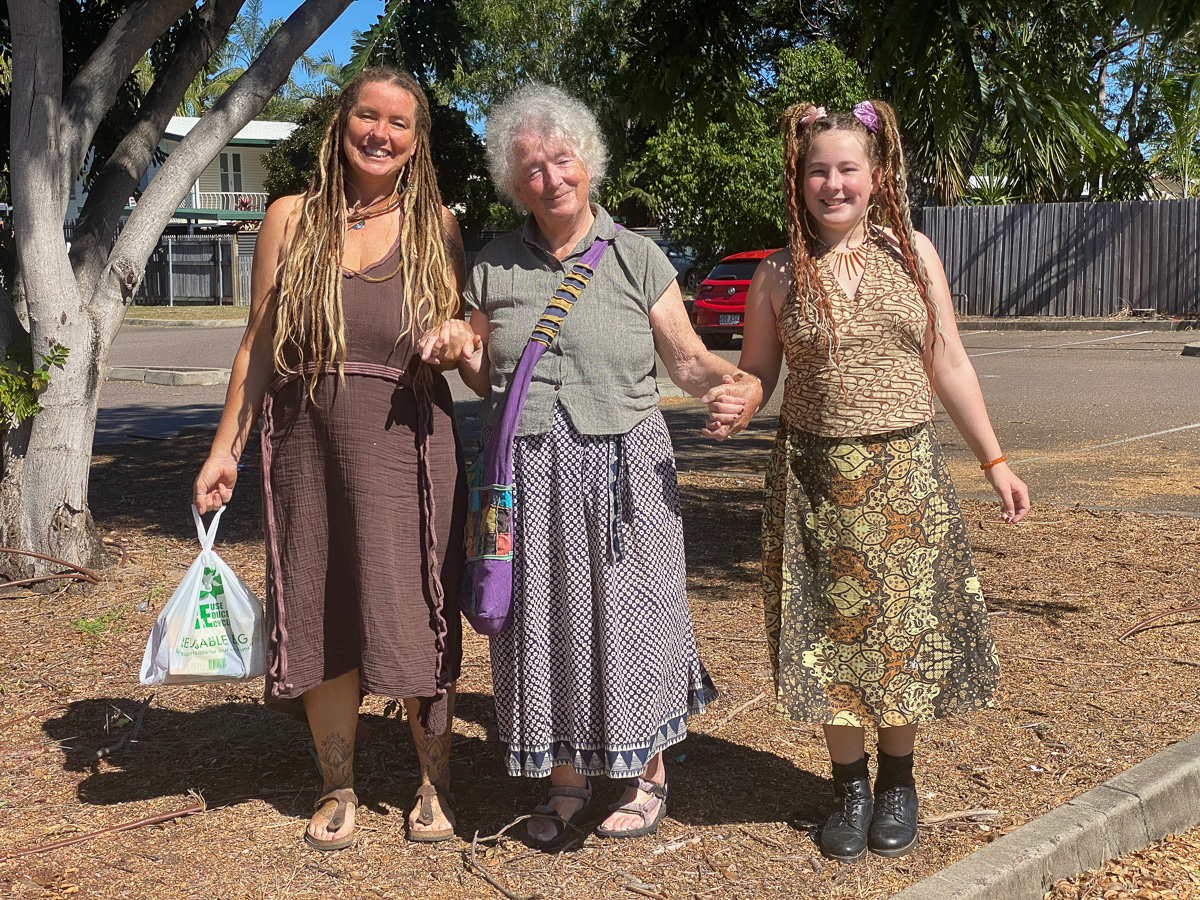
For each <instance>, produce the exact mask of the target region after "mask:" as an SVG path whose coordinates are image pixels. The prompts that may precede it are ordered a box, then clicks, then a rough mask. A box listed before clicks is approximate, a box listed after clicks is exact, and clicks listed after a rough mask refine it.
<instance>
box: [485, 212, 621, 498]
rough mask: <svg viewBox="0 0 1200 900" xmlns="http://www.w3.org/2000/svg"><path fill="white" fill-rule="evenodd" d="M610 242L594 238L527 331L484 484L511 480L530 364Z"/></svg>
mask: <svg viewBox="0 0 1200 900" xmlns="http://www.w3.org/2000/svg"><path fill="white" fill-rule="evenodd" d="M617 227H618V228H620V227H621V226H619V225H618V226H617ZM611 243H612V241H611V240H606V239H604V238H596V240H595V241H594V242H593V243H592V246H591V247H590V248H589V249H588V250H587V252H586V253H584V254H583V257H582V258H581V259H580V260H579V262H577V263H575V265H573V266H572V267H571V271H570V272H569V273H568V274H567V276H566V277H565V278H564V279H563V282H562V284H561V285H559V287H558V290H556V291H555V292H554V295H553V296H552V297H551V298H550V303H549V304H548V305H547V306H546V311H545V312H544V313H542V317H541V318H540V319H539V320H538V324H537V327H535V328H534V330H533V334H532V335H530V337H529V343H527V344H526V345H525V352H524V353H522V354H521V360H520V362H518V363H517V368H516V371H514V372H513V377H512V380H511V381H510V382H509V386H508V393H507V394H505V396H504V405H503V406H502V407H501V410H500V417H499V418H498V419H497V420H496V427H495V429H494V430H493V431H492V436H491V438H490V439H489V440H488V443H487V447H486V448H484V452H483V472H482V476H483V483H484V484H489V485H506V486H507V485H510V484H512V457H513V439H514V438H515V437H516V434H517V423H519V422H520V421H521V413H522V412H523V411H524V409H525V398H526V396H527V395H528V394H529V383H530V381H532V380H533V367H534V366H536V365H537V362H538V360H539V359H541V357H542V354H543V353H545V352H546V349H547V348H548V347H549V346H550V343H551V341H553V340H554V338H555V337H556V336H557V335H558V331H559V328H561V326H562V322H563V319H565V318H566V317H567V313H568V312H570V311H571V307H572V306H574V305H575V301H576V300H578V299H579V295H580V294H582V293H583V289H584V288H586V287H587V286H588V282H589V281H591V279H592V275H593V274H595V271H596V265H597V263H599V262H600V259H601V257H603V256H604V251H606V250H607V249H608V247H609V244H611Z"/></svg>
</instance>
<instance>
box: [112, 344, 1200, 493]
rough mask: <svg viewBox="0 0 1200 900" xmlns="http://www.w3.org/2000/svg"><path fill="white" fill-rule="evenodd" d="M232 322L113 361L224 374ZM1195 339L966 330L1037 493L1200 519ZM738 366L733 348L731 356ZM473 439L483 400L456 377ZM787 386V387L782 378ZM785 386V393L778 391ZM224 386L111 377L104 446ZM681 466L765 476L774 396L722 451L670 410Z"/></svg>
mask: <svg viewBox="0 0 1200 900" xmlns="http://www.w3.org/2000/svg"><path fill="white" fill-rule="evenodd" d="M240 337H241V329H236V328H197V329H191V328H132V327H129V328H125V329H123V330H122V331H121V333H120V334H119V335H118V337H117V340H116V342H115V343H114V345H113V349H112V352H111V354H110V358H109V364H110V365H147V366H149V365H180V366H201V367H203V366H217V367H228V366H229V365H230V363H231V362H232V359H233V355H234V352H235V350H236V349H237V344H238V340H239V339H240ZM1198 337H1200V336H1198V335H1197V334H1196V332H1164V331H1153V332H1139V331H1138V329H1137V328H1136V327H1135V326H1131V327H1130V329H1129V330H1128V331H1126V332H1116V333H1114V332H1082V331H1065V332H1063V331H1059V332H1014V331H1002V332H1001V331H994V332H993V331H970V332H964V334H963V342H964V344H965V345H966V347H967V350H968V353H969V355H970V356H971V359H972V362H973V364H974V365H975V368H976V371H977V372H978V374H979V379H980V383H981V384H982V386H983V391H984V397H985V399H986V401H987V404H988V408H989V411H990V413H991V416H992V421H993V424H994V425H995V427H996V431H997V433H998V435H999V437H1000V442H1001V445H1002V446H1003V447H1004V450H1005V453H1006V454H1007V455H1008V457H1009V459H1010V460H1011V461H1012V462H1013V463H1014V465H1015V466H1016V468H1017V469H1018V471H1019V472H1020V474H1021V476H1022V477H1023V478H1025V480H1026V481H1028V482H1029V484H1030V487H1031V489H1032V490H1033V493H1034V496H1035V499H1038V498H1041V499H1046V500H1049V501H1053V502H1059V503H1080V504H1083V505H1086V506H1101V507H1103V506H1120V507H1127V508H1148V509H1157V510H1163V511H1172V512H1183V513H1189V514H1196V515H1200V358H1197V357H1184V356H1182V355H1181V350H1182V348H1183V345H1184V344H1186V343H1191V342H1194V341H1196V340H1197V339H1198ZM720 355H722V356H724V357H726V358H729V359H732V360H735V361H736V359H737V356H738V346H737V344H736V343H735V344H734V347H733V348H732V349H731V350H728V351H722V352H721V354H720ZM451 385H452V389H453V392H454V396H455V399H456V400H457V401H461V403H462V405H461V407H460V413H461V414H462V415H463V416H464V417H467V418H466V419H465V421H464V423H463V424H464V437H465V438H467V439H469V438H470V436H471V435H472V433H473V432H474V430H475V429H474V425H475V423H474V422H473V421H472V420H471V419H470V418H469V416H470V413H471V412H472V410H473V401H474V399H475V398H474V395H473V394H472V393H471V392H470V390H469V389H467V388H466V387H465V386H464V385H463V384H462V383H461V382H460V381H459V380H458V379H457V377H455V376H451ZM781 385H782V380H781ZM780 390H782V388H781V389H780ZM224 397H225V388H224V386H211V387H160V386H156V385H147V384H141V383H138V382H106V383H105V385H104V387H103V389H102V391H101V395H100V414H99V420H98V423H97V428H96V443H97V444H103V443H112V442H116V441H122V440H127V439H129V438H130V437H134V436H137V437H146V438H157V439H162V438H166V437H170V436H172V435H174V434H177V433H178V431H179V429H180V428H181V427H184V426H188V425H201V426H203V425H215V424H216V423H217V421H218V420H219V418H220V410H221V404H222V403H223V401H224ZM663 409H664V414H665V415H666V416H667V419H668V422H669V423H670V424H671V427H672V434H673V436H674V439H675V443H676V451H677V454H678V456H679V466H680V469H687V470H695V471H707V472H721V471H730V470H732V471H759V470H761V468H762V466H763V465H764V464H765V460H766V454H767V453H768V452H769V448H770V444H771V441H772V439H773V436H774V431H775V416H776V415H777V414H778V410H779V394H778V393H777V395H776V396H775V397H774V398H772V401H771V403H770V404H768V406H767V408H766V409H765V410H764V412H763V413H761V414H760V416H759V418H758V419H757V420H756V422H755V425H754V426H753V428H752V429H750V430H749V431H748V432H747V433H746V434H745V435H742V436H739V437H738V438H737V439H735V441H733V442H729V443H726V444H722V445H717V444H714V443H713V442H711V441H708V440H706V439H703V438H701V437H700V436H699V434H698V432H699V428H700V427H701V425H702V424H703V418H704V415H703V408H702V407H700V406H699V405H698V404H696V403H692V402H688V401H671V400H668V401H667V402H666V403H665V404H664V407H663ZM936 425H937V428H938V434H939V436H940V438H941V440H942V443H943V446H944V447H945V448H946V451H947V454H948V456H949V457H950V459H951V461H952V465H953V467H954V472H955V476H956V479H957V480H958V481H959V486H960V491H961V492H962V493H963V494H965V495H968V496H986V494H985V493H984V492H985V491H986V489H987V486H986V484H984V483H983V482H982V480H981V479H980V478H979V477H978V475H979V473H978V471H977V470H975V469H974V461H973V458H972V457H971V456H970V453H969V451H968V450H967V448H966V446H965V444H964V443H963V441H962V440H961V438H959V437H958V435H957V433H956V432H955V431H954V429H953V426H952V425H951V424H950V423H949V421H948V420H947V418H946V416H945V415H944V413H940V412H939V416H938V420H937V423H936Z"/></svg>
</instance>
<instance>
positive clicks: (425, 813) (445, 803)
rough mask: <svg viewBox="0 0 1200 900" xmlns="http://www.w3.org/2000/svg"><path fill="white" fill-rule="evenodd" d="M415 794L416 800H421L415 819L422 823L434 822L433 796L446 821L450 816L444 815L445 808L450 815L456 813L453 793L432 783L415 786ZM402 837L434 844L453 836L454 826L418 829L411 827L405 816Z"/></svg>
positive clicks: (429, 823) (430, 823) (421, 842)
mask: <svg viewBox="0 0 1200 900" xmlns="http://www.w3.org/2000/svg"><path fill="white" fill-rule="evenodd" d="M415 796H416V799H417V800H420V801H421V812H420V813H419V814H418V815H417V821H418V822H420V823H421V824H422V825H432V824H433V822H434V815H433V800H434V798H435V797H436V798H437V801H438V805H439V806H441V808H442V815H443V816H445V817H446V821H450V816H447V815H446V812H447V810H448V811H449V812H450V813H451V815H454V814H456V813H457V810H455V808H454V795H453V794H451V793H450V792H449V791H444V790H442V789H441V788H439V787H435V786H434V785H432V784H423V785H421V786H420V787H419V788H417V793H416V795H415ZM404 837H405V838H407V839H408V840H410V841H416V842H417V843H419V844H436V843H437V842H438V841H448V840H450V838H452V837H454V826H453V825H451V826H450V827H449V828H441V829H438V830H437V831H430V830H427V829H426V830H418V829H416V828H413V827H412V824H411V823H410V821H409V819H408V817H407V816H405V817H404Z"/></svg>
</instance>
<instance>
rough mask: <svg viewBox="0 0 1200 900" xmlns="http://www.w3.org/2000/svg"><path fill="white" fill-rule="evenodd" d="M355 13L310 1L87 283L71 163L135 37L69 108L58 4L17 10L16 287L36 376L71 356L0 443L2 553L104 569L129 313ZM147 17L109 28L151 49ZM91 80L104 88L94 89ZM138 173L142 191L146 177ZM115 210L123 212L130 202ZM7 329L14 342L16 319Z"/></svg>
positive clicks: (4, 567) (27, 562) (173, 161)
mask: <svg viewBox="0 0 1200 900" xmlns="http://www.w3.org/2000/svg"><path fill="white" fill-rule="evenodd" d="M349 3H350V0H304V3H303V4H302V5H301V6H300V8H298V9H297V10H296V11H295V12H294V13H293V14H292V15H291V16H290V17H289V18H288V20H287V21H286V22H285V23H284V24H283V26H282V27H281V28H280V29H279V30H278V31H277V32H276V34H275V36H274V37H273V38H272V40H271V41H270V43H269V44H268V45H267V47H266V48H264V50H263V51H262V53H261V54H260V55H259V57H258V58H257V59H256V60H255V62H254V63H253V65H251V66H250V68H249V69H248V70H247V71H246V72H245V73H244V74H243V75H242V76H241V78H239V79H238V81H237V82H236V83H235V84H234V85H233V86H232V87H231V88H230V89H229V90H228V91H227V92H226V94H225V95H224V96H223V97H222V99H221V100H220V101H219V102H218V103H217V105H216V106H215V107H214V109H213V110H212V111H211V112H210V113H209V114H208V115H206V116H205V117H204V122H203V123H202V124H201V125H199V126H197V127H196V128H195V129H193V131H192V133H190V134H189V135H188V136H187V137H186V138H185V139H184V140H183V141H182V142H181V143H180V145H179V147H177V148H176V150H175V151H174V152H173V153H172V154H171V157H170V159H168V161H167V163H166V164H165V165H164V166H163V168H162V169H161V170H160V171H159V173H158V175H157V176H156V177H155V179H154V180H153V181H152V182H151V184H150V186H149V187H148V189H147V191H146V192H145V193H144V194H143V195H142V198H141V201H140V202H139V203H138V205H137V207H136V208H135V210H134V213H133V215H131V216H130V219H129V222H128V223H127V225H126V227H125V229H124V230H123V231H122V232H121V236H120V238H119V239H118V241H117V244H116V246H115V247H114V248H113V250H112V252H111V253H109V255H108V258H107V260H106V261H105V260H103V259H102V258H98V259H96V260H95V262H94V263H93V264H92V265H90V266H88V265H81V267H80V269H81V270H80V271H79V272H78V273H76V272H74V271H72V266H71V262H70V259H69V258H68V255H67V248H66V242H65V240H64V238H63V232H62V223H63V217H64V215H65V214H66V208H67V199H68V196H69V194H70V190H71V185H72V183H73V181H74V179H75V177H76V175H77V174H78V171H77V170H78V164H77V163H76V162H73V161H72V160H73V156H72V154H73V153H74V154H78V153H79V151H80V148H82V149H83V152H86V147H87V146H89V145H90V143H91V141H92V138H93V136H94V130H95V126H96V124H97V123H98V121H99V119H98V114H99V115H102V114H103V112H104V109H102V108H101V107H104V106H106V105H107V102H108V101H104V100H103V99H102V97H101V95H102V94H103V92H102V91H100V92H99V93H98V91H99V87H103V86H104V85H107V86H108V88H111V89H112V91H113V92H115V87H114V85H119V83H120V81H122V80H124V77H125V75H126V74H127V71H126V70H127V64H128V63H129V59H128V58H126V57H131V50H130V47H131V46H133V45H132V44H130V40H132V39H129V40H125V41H124V42H122V41H119V40H116V41H106V42H105V43H104V44H102V45H101V48H100V49H99V50H98V51H97V53H101V51H104V52H107V53H108V54H109V56H112V57H113V58H114V59H116V62H110V63H108V64H106V65H98V66H97V67H96V68H97V72H98V73H99V74H98V75H96V77H95V78H94V79H85V80H87V81H88V83H87V84H83V85H80V84H78V83H77V84H75V85H72V88H71V90H70V92H69V93H68V98H67V99H68V100H69V101H70V102H67V103H64V94H63V74H62V73H63V59H62V54H63V43H62V33H61V26H60V21H59V15H58V9H57V6H56V4H55V2H54V0H22V2H20V3H14V4H10V5H9V16H10V24H11V33H12V39H13V40H12V45H13V54H12V56H13V83H12V92H11V104H12V112H11V129H12V133H11V140H10V146H11V167H10V171H11V173H12V176H11V182H12V198H13V209H14V218H15V219H17V220H18V221H19V222H20V228H19V229H17V232H16V238H17V259H18V285H19V286H20V288H21V289H22V291H21V293H22V295H23V298H24V301H25V308H26V309H27V311H28V319H27V321H28V328H29V336H30V339H31V342H32V345H33V359H34V364H35V366H36V365H37V364H38V363H40V359H41V356H43V355H44V354H47V353H48V352H49V351H50V350H51V348H52V347H53V346H54V345H55V344H58V345H61V346H64V347H66V348H67V349H68V351H69V352H68V356H67V360H66V363H65V365H64V366H63V367H62V368H61V369H59V368H55V369H53V370H52V371H51V377H50V383H49V385H48V387H47V388H46V389H45V390H44V391H43V393H42V395H41V397H40V398H39V400H40V403H41V407H42V409H41V411H40V412H38V413H37V414H36V415H35V416H34V417H33V418H32V419H31V420H29V421H27V422H25V423H24V424H23V425H21V426H19V427H16V428H13V429H10V430H9V431H7V432H5V433H4V434H3V435H0V466H2V469H0V540H2V545H3V546H10V547H14V548H17V549H21V550H32V551H35V552H38V553H43V554H46V555H48V556H54V557H57V558H59V559H63V560H66V561H68V562H70V563H72V564H76V565H83V566H87V567H92V566H95V565H97V564H99V563H100V562H102V560H103V543H102V541H101V539H100V535H99V533H98V532H97V530H96V527H95V524H94V523H93V521H92V517H91V513H90V511H89V510H88V503H87V497H88V476H89V472H90V469H91V453H92V438H93V437H94V434H95V426H96V410H97V406H98V403H99V394H100V386H101V382H102V376H103V372H104V367H105V364H106V362H107V359H108V351H109V348H110V346H111V344H112V340H113V338H114V337H115V336H116V333H117V330H118V329H119V328H120V325H121V320H122V318H123V317H124V313H125V304H126V303H128V302H129V300H130V299H131V297H132V295H133V293H134V291H135V290H136V288H137V285H138V282H139V281H140V280H141V278H142V276H143V273H144V269H145V264H146V260H147V258H148V257H149V255H150V252H151V250H152V249H153V247H154V245H155V244H156V243H157V241H158V236H159V234H161V232H162V229H163V227H164V226H165V225H166V224H167V222H168V221H169V220H170V219H171V217H172V215H173V214H174V211H175V209H176V207H177V206H178V204H179V201H180V199H182V197H183V195H184V194H185V193H186V191H187V189H188V186H189V185H191V184H192V183H193V182H194V181H195V180H196V178H197V177H198V176H199V175H200V173H201V171H203V169H204V168H205V166H207V165H208V163H209V162H210V161H211V160H212V159H213V158H214V157H215V156H216V154H217V152H218V151H219V150H220V149H221V148H222V147H223V146H225V144H226V143H227V142H228V141H229V140H230V139H232V138H233V136H234V135H235V134H236V133H237V132H238V131H239V130H240V129H241V128H242V127H243V126H244V125H245V124H246V123H247V122H248V121H249V120H250V119H252V118H253V117H254V116H255V115H257V114H258V113H259V112H260V111H261V110H262V107H263V105H264V104H265V103H266V102H267V99H268V98H269V97H270V96H271V95H272V94H273V93H274V92H275V90H276V89H277V88H278V87H279V85H280V84H282V83H283V81H284V79H285V78H286V77H287V74H288V72H289V70H290V69H291V67H292V65H293V63H294V62H295V61H296V58H297V57H298V56H299V55H300V54H301V53H302V52H303V51H304V50H305V49H306V48H307V47H309V46H310V45H311V44H312V42H313V41H314V40H316V38H317V37H319V36H320V34H321V33H322V32H323V31H324V30H325V29H326V28H328V27H329V25H330V24H331V23H332V22H333V20H334V19H336V18H337V16H338V15H339V14H340V13H341V12H342V11H343V10H344V9H345V8H346V6H348V5H349ZM144 8H145V5H144V4H143V5H142V6H139V5H137V4H133V5H131V6H130V8H129V9H128V10H127V11H126V14H125V15H124V16H123V17H122V19H121V20H119V21H118V22H117V23H116V25H114V34H117V33H118V32H119V33H120V34H126V33H134V32H139V33H140V37H139V38H138V40H142V41H145V42H147V43H148V42H152V41H153V39H154V37H155V35H153V34H148V33H147V29H149V30H154V28H151V26H149V25H147V24H146V22H147V21H149V20H148V19H147V18H146V17H145V16H144V15H142V11H143V10H144ZM151 24H153V23H151ZM154 27H155V28H156V27H157V26H154ZM121 29H125V30H124V31H121ZM139 29H140V31H139ZM136 43H137V41H134V44H136ZM126 45H128V46H126ZM134 49H136V47H135V48H134ZM138 53H139V54H140V51H138ZM122 54H124V56H122ZM101 55H103V54H101ZM134 55H137V54H134ZM185 56H187V55H186V54H185ZM99 58H100V57H96V59H99ZM175 62H176V64H177V65H180V66H183V67H185V68H186V67H188V66H192V67H193V69H194V68H196V67H198V66H199V65H200V64H201V63H202V62H203V60H202V59H196V60H190V61H189V60H185V59H183V58H182V57H181V58H177V59H176V61H175ZM89 64H90V63H89ZM85 69H86V67H85ZM88 71H90V70H88ZM169 74H170V76H171V77H172V78H173V77H174V76H176V75H186V77H185V78H183V83H185V84H186V83H188V82H190V81H191V79H192V78H193V77H194V76H195V71H191V72H187V73H183V72H174V71H172V72H171V73H169ZM101 76H105V77H101ZM78 77H79V76H77V78H78ZM160 77H167V76H166V75H160ZM175 80H178V79H175ZM93 81H95V82H97V83H99V82H103V84H100V85H99V87H97V84H94V83H92V82H93ZM98 97H101V99H97V98H98ZM159 124H160V125H161V123H159ZM139 166H141V164H139ZM133 175H135V176H136V177H134V178H133V181H135V182H136V181H137V179H138V178H140V177H141V175H142V172H140V171H139V172H136V173H133ZM100 199H101V200H103V199H105V198H100ZM108 199H109V200H111V202H112V203H116V204H118V205H120V206H123V204H124V200H123V196H115V197H112V198H108ZM101 205H102V204H101ZM101 212H103V211H101ZM117 214H118V215H119V210H118V213H117ZM113 218H114V221H115V216H114V217H113ZM16 299H17V298H16V297H14V300H16ZM14 306H15V304H14ZM0 325H3V326H4V327H5V328H6V329H7V330H8V331H10V332H11V331H13V328H12V322H11V321H7V322H0ZM57 568H58V567H56V566H55V565H54V564H52V563H46V562H42V561H37V560H33V559H32V558H31V557H16V556H14V555H12V554H5V555H4V558H0V576H4V575H7V576H9V577H32V576H34V575H40V574H46V573H48V572H52V571H56V570H57Z"/></svg>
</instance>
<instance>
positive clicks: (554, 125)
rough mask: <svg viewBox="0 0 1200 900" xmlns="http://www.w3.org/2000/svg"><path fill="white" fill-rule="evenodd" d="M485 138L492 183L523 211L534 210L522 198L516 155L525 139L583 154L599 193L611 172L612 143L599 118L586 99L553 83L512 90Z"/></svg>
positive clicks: (492, 116) (593, 187) (593, 189)
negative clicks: (601, 130)
mask: <svg viewBox="0 0 1200 900" xmlns="http://www.w3.org/2000/svg"><path fill="white" fill-rule="evenodd" d="M484 136H485V139H486V143H487V160H488V171H489V172H490V173H491V176H492V182H493V183H494V184H495V185H496V190H497V191H498V192H499V193H500V195H501V196H502V197H504V199H506V200H508V201H509V202H510V203H512V205H513V206H515V207H516V208H517V209H518V210H520V211H521V212H528V210H527V209H525V208H524V206H523V204H522V203H521V201H520V200H519V199H518V198H517V191H516V177H517V172H516V167H515V163H516V159H515V158H514V155H515V151H516V146H517V142H518V141H520V140H521V139H522V138H528V137H530V136H532V137H536V138H538V139H539V140H540V141H541V142H542V143H543V144H544V145H545V144H549V145H551V146H555V147H559V146H561V147H562V149H564V150H567V151H568V152H569V153H571V154H572V155H573V156H575V157H576V158H578V159H579V161H580V162H582V163H583V166H584V168H585V169H587V172H588V175H589V177H590V178H591V192H592V193H593V194H594V193H595V192H596V191H597V190H598V189H599V187H600V185H601V183H603V181H604V177H605V175H606V174H607V173H608V146H607V145H606V144H605V143H604V135H603V134H601V132H600V125H599V123H597V121H596V117H595V116H594V115H592V111H591V110H590V109H588V108H587V106H585V105H584V104H583V103H582V102H581V101H579V100H576V99H575V98H574V97H572V96H571V95H570V94H568V93H566V92H565V91H562V90H559V89H558V88H556V87H551V86H550V85H546V84H531V85H529V86H528V87H523V88H520V89H519V90H517V91H514V92H513V93H512V94H510V95H509V96H508V97H507V98H505V100H504V101H503V102H502V103H500V104H499V105H498V106H496V107H495V108H494V109H493V110H492V111H491V113H490V114H489V115H488V118H487V125H486V126H485V128H484Z"/></svg>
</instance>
